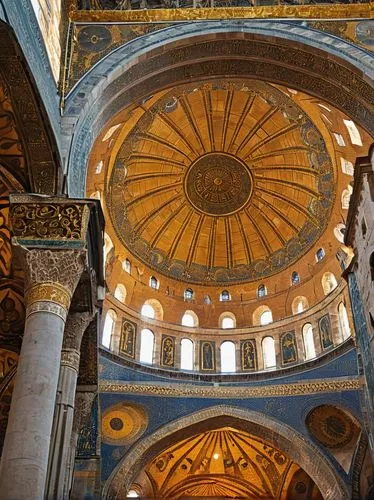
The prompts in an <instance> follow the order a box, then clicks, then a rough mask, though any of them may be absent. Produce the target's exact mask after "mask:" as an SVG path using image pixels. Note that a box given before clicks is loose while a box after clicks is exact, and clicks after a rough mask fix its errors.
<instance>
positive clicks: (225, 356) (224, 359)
mask: <svg viewBox="0 0 374 500" xmlns="http://www.w3.org/2000/svg"><path fill="white" fill-rule="evenodd" d="M221 372H222V373H233V372H236V359H235V344H234V342H229V341H226V342H223V343H222V344H221Z"/></svg>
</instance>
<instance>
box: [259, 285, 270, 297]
mask: <svg viewBox="0 0 374 500" xmlns="http://www.w3.org/2000/svg"><path fill="white" fill-rule="evenodd" d="M267 294H268V290H267V288H266V286H265V285H264V284H262V285H260V286H259V287H258V288H257V298H259V299H262V297H266V295H267Z"/></svg>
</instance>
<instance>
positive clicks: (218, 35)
mask: <svg viewBox="0 0 374 500" xmlns="http://www.w3.org/2000/svg"><path fill="white" fill-rule="evenodd" d="M207 35H210V38H211V40H208V41H209V43H210V44H211V45H214V47H216V50H210V51H209V52H208V51H207V53H202V50H201V49H200V50H199V42H201V41H202V40H205V39H206V38H207ZM212 35H214V36H212ZM237 38H240V39H242V40H243V42H242V43H243V44H247V45H248V46H249V47H250V45H251V44H252V45H254V47H253V49H252V52H253V50H255V51H256V56H257V57H256V59H257V60H256V61H255V64H254V62H253V61H252V60H251V59H250V58H249V57H248V56H247V57H244V55H245V50H243V52H244V53H243V57H242V58H238V57H237V54H236V52H235V51H233V50H229V52H228V55H227V56H226V57H228V58H230V55H231V54H232V56H231V57H234V58H235V56H236V58H237V59H238V64H237V65H235V64H232V65H231V66H232V67H231V66H230V69H229V72H230V75H228V76H231V75H233V74H234V72H235V73H238V72H239V71H240V72H241V74H245V76H248V77H252V78H253V77H257V78H259V79H263V80H267V81H274V82H276V83H279V84H283V85H286V86H288V87H290V86H293V87H294V88H297V89H299V90H302V91H305V92H307V93H309V94H311V95H315V96H317V97H320V98H321V99H323V100H324V101H326V102H330V103H332V104H333V105H335V106H337V107H338V108H339V109H341V110H342V111H344V112H345V113H346V114H348V115H349V116H350V117H351V118H353V119H354V120H355V121H356V122H357V123H358V124H360V125H361V126H363V127H364V128H366V129H367V131H368V132H369V133H372V131H373V122H374V120H373V114H372V112H371V107H370V100H371V95H372V89H371V87H370V84H371V80H372V78H373V76H372V75H373V72H372V68H371V67H370V62H369V60H368V58H367V53H366V51H365V50H364V49H360V48H358V47H353V46H352V45H351V44H350V43H348V42H345V41H344V40H340V39H337V38H336V37H334V36H333V35H330V34H328V33H320V32H318V31H315V30H313V29H311V28H308V27H306V26H301V25H300V26H293V27H292V30H290V25H289V23H288V22H286V21H285V22H277V23H276V22H274V21H271V20H269V21H266V20H247V21H246V22H245V23H242V24H240V28H239V27H238V22H237V21H235V20H225V21H204V22H201V23H186V25H178V26H177V27H176V26H175V27H169V28H166V29H162V30H160V31H159V32H158V33H157V37H155V36H154V34H153V33H151V34H148V35H144V36H142V37H139V38H138V39H135V40H132V41H130V42H128V43H126V44H125V45H123V46H121V47H119V48H117V49H115V50H113V51H112V52H111V53H109V54H108V55H107V56H106V57H103V58H102V59H101V60H100V61H99V63H98V64H97V65H95V66H94V67H93V68H92V69H91V70H90V71H89V73H87V74H86V75H85V77H83V79H82V80H81V81H80V82H79V83H78V84H77V85H76V86H75V87H74V88H73V90H72V91H71V92H70V93H69V95H68V97H67V99H66V104H65V115H64V120H63V122H64V123H63V127H64V128H65V127H66V132H64V136H65V137H64V138H63V144H62V149H63V151H62V153H63V156H65V157H66V158H68V163H69V170H70V173H71V175H69V179H68V182H69V194H70V195H71V196H82V195H84V192H83V191H84V179H85V169H84V168H81V167H82V165H85V163H86V161H85V159H86V158H87V157H88V154H87V153H88V151H89V150H90V148H91V144H92V141H93V140H94V139H95V137H96V136H97V135H98V131H99V130H102V127H103V125H104V123H105V122H106V121H107V120H108V117H109V116H110V115H111V114H113V109H114V110H118V109H120V108H122V107H124V105H127V101H128V99H129V98H130V97H129V96H130V95H131V99H132V100H134V99H137V98H140V97H141V93H140V88H134V87H135V86H136V84H137V83H138V82H137V81H135V77H134V76H132V75H130V74H131V73H133V72H132V71H129V69H130V68H131V67H133V66H134V65H136V64H139V65H141V64H144V65H147V63H148V60H149V58H151V57H154V58H155V61H154V63H155V64H153V68H156V69H157V74H158V77H157V78H155V74H154V73H152V74H149V73H150V72H149V70H148V72H147V71H146V70H145V68H143V69H144V71H143V72H142V71H139V72H137V73H139V74H142V75H143V77H142V83H143V80H147V78H144V75H146V77H148V80H147V84H148V87H149V90H148V95H151V94H152V92H154V90H155V85H157V87H158V88H160V87H161V86H162V85H163V81H164V73H165V72H166V73H169V76H168V81H169V84H173V83H175V81H176V80H177V79H178V78H179V76H178V74H177V73H178V72H177V71H174V72H171V71H170V68H169V65H168V64H166V62H164V63H163V61H162V57H163V56H168V57H169V60H175V59H173V58H171V57H170V54H169V52H171V51H173V50H175V48H176V47H178V49H180V50H183V47H184V46H191V47H193V46H195V47H196V49H197V51H196V52H197V54H196V56H195V53H194V52H193V51H190V53H188V54H186V56H185V58H184V59H183V58H181V59H180V60H181V61H183V64H192V63H193V61H195V57H200V58H202V59H203V60H206V61H210V58H211V57H212V56H211V54H214V57H216V56H217V54H218V53H219V52H218V49H219V44H220V42H221V41H222V39H229V40H230V41H231V40H233V41H235V39H237ZM290 40H291V41H290ZM290 48H291V49H292V50H290ZM279 50H282V53H283V52H284V57H285V61H284V63H285V67H284V68H283V67H281V66H279V61H278V59H277V57H276V56H275V55H273V53H274V54H275V53H279ZM296 52H297V55H298V56H299V57H300V58H301V59H308V58H309V59H311V60H312V61H311V62H310V64H304V65H303V71H301V70H300V62H299V58H298V57H295V56H296ZM326 54H329V57H328V58H327V57H326ZM157 57H159V59H158V58H157ZM327 60H328V61H327ZM233 61H234V59H233ZM297 63H298V64H299V65H298V64H297ZM183 64H182V65H183ZM212 64H213V65H214V62H213V63H212ZM236 66H237V67H236ZM287 66H290V68H288V67H287ZM317 66H318V67H319V66H321V68H320V70H319V71H316V70H315V69H314V68H315V67H317ZM327 66H328V69H329V71H328V70H327ZM141 69H142V68H139V70H141ZM338 69H339V71H338ZM305 71H307V73H305ZM327 71H328V74H329V82H330V84H329V85H323V82H324V79H325V75H326V74H327ZM170 73H173V74H170ZM342 73H343V77H344V78H345V81H352V82H356V80H357V84H356V85H355V87H354V88H353V85H352V89H350V88H349V87H348V86H344V87H343V88H342V86H341V81H340V79H341V77H342ZM290 74H291V75H292V81H291V82H290ZM361 75H362V76H361ZM190 77H191V79H193V77H194V74H191V76H190ZM129 88H131V89H132V91H131V92H129ZM98 89H100V90H98ZM118 89H123V91H122V92H121V91H118ZM142 95H143V96H144V87H143V94H142ZM117 101H118V102H117ZM365 109H366V112H365ZM65 123H66V125H65ZM70 124H73V125H75V134H74V138H73V143H72V144H70V140H69V137H68V136H69V130H70V128H68V127H69V126H70ZM69 149H70V155H69Z"/></svg>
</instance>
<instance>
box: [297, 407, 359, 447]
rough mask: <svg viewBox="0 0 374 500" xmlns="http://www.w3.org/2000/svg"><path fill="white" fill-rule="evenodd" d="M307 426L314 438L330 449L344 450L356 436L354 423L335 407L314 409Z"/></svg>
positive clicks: (307, 420) (308, 417)
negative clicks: (354, 435)
mask: <svg viewBox="0 0 374 500" xmlns="http://www.w3.org/2000/svg"><path fill="white" fill-rule="evenodd" d="M306 425H307V427H308V430H309V432H310V433H311V434H312V435H313V437H315V438H316V439H317V441H319V442H320V443H321V444H322V445H324V446H327V447H328V448H342V447H343V446H345V445H346V444H348V443H349V442H350V441H351V439H352V438H353V434H354V423H353V421H352V420H351V419H350V418H349V416H348V415H347V414H346V413H345V412H343V411H342V410H339V408H336V407H335V406H329V405H322V406H318V407H317V408H314V410H312V411H311V412H310V413H309V414H308V416H307V418H306Z"/></svg>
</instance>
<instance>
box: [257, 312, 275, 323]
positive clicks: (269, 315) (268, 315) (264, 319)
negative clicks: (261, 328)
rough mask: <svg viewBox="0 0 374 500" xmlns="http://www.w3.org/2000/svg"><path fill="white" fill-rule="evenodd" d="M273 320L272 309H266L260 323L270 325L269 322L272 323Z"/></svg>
mask: <svg viewBox="0 0 374 500" xmlns="http://www.w3.org/2000/svg"><path fill="white" fill-rule="evenodd" d="M272 321H273V315H272V313H271V311H270V309H268V310H266V311H264V312H263V313H262V314H261V316H260V325H268V324H269V323H272Z"/></svg>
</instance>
